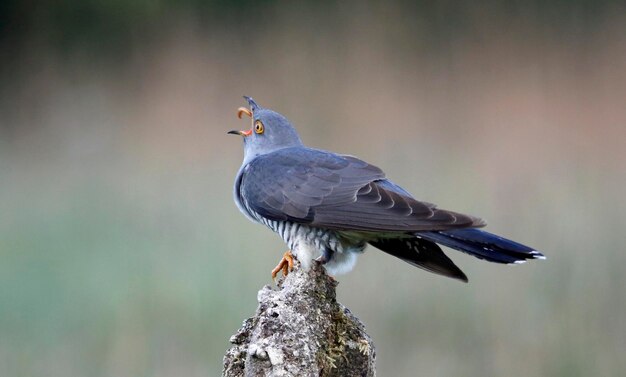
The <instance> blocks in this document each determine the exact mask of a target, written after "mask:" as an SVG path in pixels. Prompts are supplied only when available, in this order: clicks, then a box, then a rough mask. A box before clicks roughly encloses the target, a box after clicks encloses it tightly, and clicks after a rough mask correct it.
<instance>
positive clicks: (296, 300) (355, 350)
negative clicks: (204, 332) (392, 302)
mask: <svg viewBox="0 0 626 377" xmlns="http://www.w3.org/2000/svg"><path fill="white" fill-rule="evenodd" d="M298 267H299V266H298V263H297V261H296V268H295V269H294V271H293V272H292V273H290V274H289V276H287V277H286V278H285V279H281V281H280V282H279V284H278V288H277V289H272V288H271V287H270V286H265V287H263V288H262V289H261V290H260V291H259V293H258V301H259V307H258V309H257V311H256V313H255V315H254V317H251V318H248V319H247V320H245V321H244V323H243V327H242V328H241V329H239V331H237V333H236V334H235V335H233V336H232V337H231V339H230V342H231V343H232V344H233V346H232V347H231V348H230V349H229V350H228V351H227V352H226V355H225V356H224V370H223V372H222V375H223V376H224V377H240V376H254V377H257V376H368V377H369V376H375V375H376V371H375V359H376V352H375V350H374V345H373V343H372V340H371V338H370V337H369V335H367V333H366V332H365V327H364V326H363V324H362V323H361V321H359V319H358V318H356V317H355V316H354V315H353V314H352V313H350V311H349V310H348V309H347V308H346V307H344V306H343V305H341V304H340V303H338V302H337V300H336V295H335V287H336V286H337V282H336V281H335V280H333V279H332V278H330V277H329V276H328V275H326V273H325V271H324V268H322V267H321V266H319V265H318V264H317V263H314V266H313V267H312V268H311V269H310V270H308V271H306V270H304V269H300V268H298Z"/></svg>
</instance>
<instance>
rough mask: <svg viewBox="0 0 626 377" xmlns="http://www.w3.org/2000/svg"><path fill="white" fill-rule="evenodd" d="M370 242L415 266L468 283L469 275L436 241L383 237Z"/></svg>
mask: <svg viewBox="0 0 626 377" xmlns="http://www.w3.org/2000/svg"><path fill="white" fill-rule="evenodd" d="M370 244H371V245H372V246H374V247H376V248H377V249H380V250H382V251H384V252H385V253H388V254H391V255H393V256H394V257H398V258H400V259H402V260H403V261H405V262H407V263H409V264H412V265H413V266H415V267H419V268H421V269H424V270H426V271H429V272H433V273H435V274H439V275H443V276H447V277H451V278H453V279H458V280H461V281H464V282H466V283H467V276H465V274H464V273H463V271H461V269H460V268H458V267H457V266H456V265H455V264H454V262H452V261H451V260H450V258H448V257H447V256H446V255H445V254H444V253H443V251H442V250H441V248H440V247H439V246H438V245H437V244H436V243H434V242H430V241H427V240H424V239H421V238H418V237H413V238H381V239H378V240H375V241H370Z"/></svg>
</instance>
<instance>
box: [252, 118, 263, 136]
mask: <svg viewBox="0 0 626 377" xmlns="http://www.w3.org/2000/svg"><path fill="white" fill-rule="evenodd" d="M263 131H265V127H263V123H262V122H261V121H260V120H257V121H256V122H254V132H256V133H257V134H262V133H263Z"/></svg>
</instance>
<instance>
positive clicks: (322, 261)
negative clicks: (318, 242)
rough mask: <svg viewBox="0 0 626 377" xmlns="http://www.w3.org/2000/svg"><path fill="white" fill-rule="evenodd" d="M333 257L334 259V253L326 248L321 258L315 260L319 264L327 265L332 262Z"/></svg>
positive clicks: (323, 249)
mask: <svg viewBox="0 0 626 377" xmlns="http://www.w3.org/2000/svg"><path fill="white" fill-rule="evenodd" d="M332 257H333V251H332V250H330V249H329V248H327V247H324V248H322V254H321V255H320V256H319V257H317V258H315V260H316V261H317V262H319V263H320V264H326V263H328V262H329V261H330V258H332Z"/></svg>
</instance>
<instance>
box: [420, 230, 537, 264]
mask: <svg viewBox="0 0 626 377" xmlns="http://www.w3.org/2000/svg"><path fill="white" fill-rule="evenodd" d="M417 236H418V237H421V238H423V239H425V240H428V241H432V242H436V243H438V244H440V245H444V246H447V247H450V248H452V249H456V250H459V251H462V252H464V253H467V254H470V255H473V256H475V257H477V258H480V259H484V260H486V261H489V262H495V263H507V264H511V263H514V264H518V263H524V262H526V260H528V259H546V257H545V256H544V255H543V254H541V253H540V252H539V251H537V250H535V249H533V248H531V247H528V246H525V245H522V244H520V243H517V242H515V241H511V240H508V239H506V238H503V237H500V236H497V235H495V234H492V233H489V232H485V231H484V230H480V229H474V228H471V229H454V230H446V231H438V232H420V233H418V234H417Z"/></svg>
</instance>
